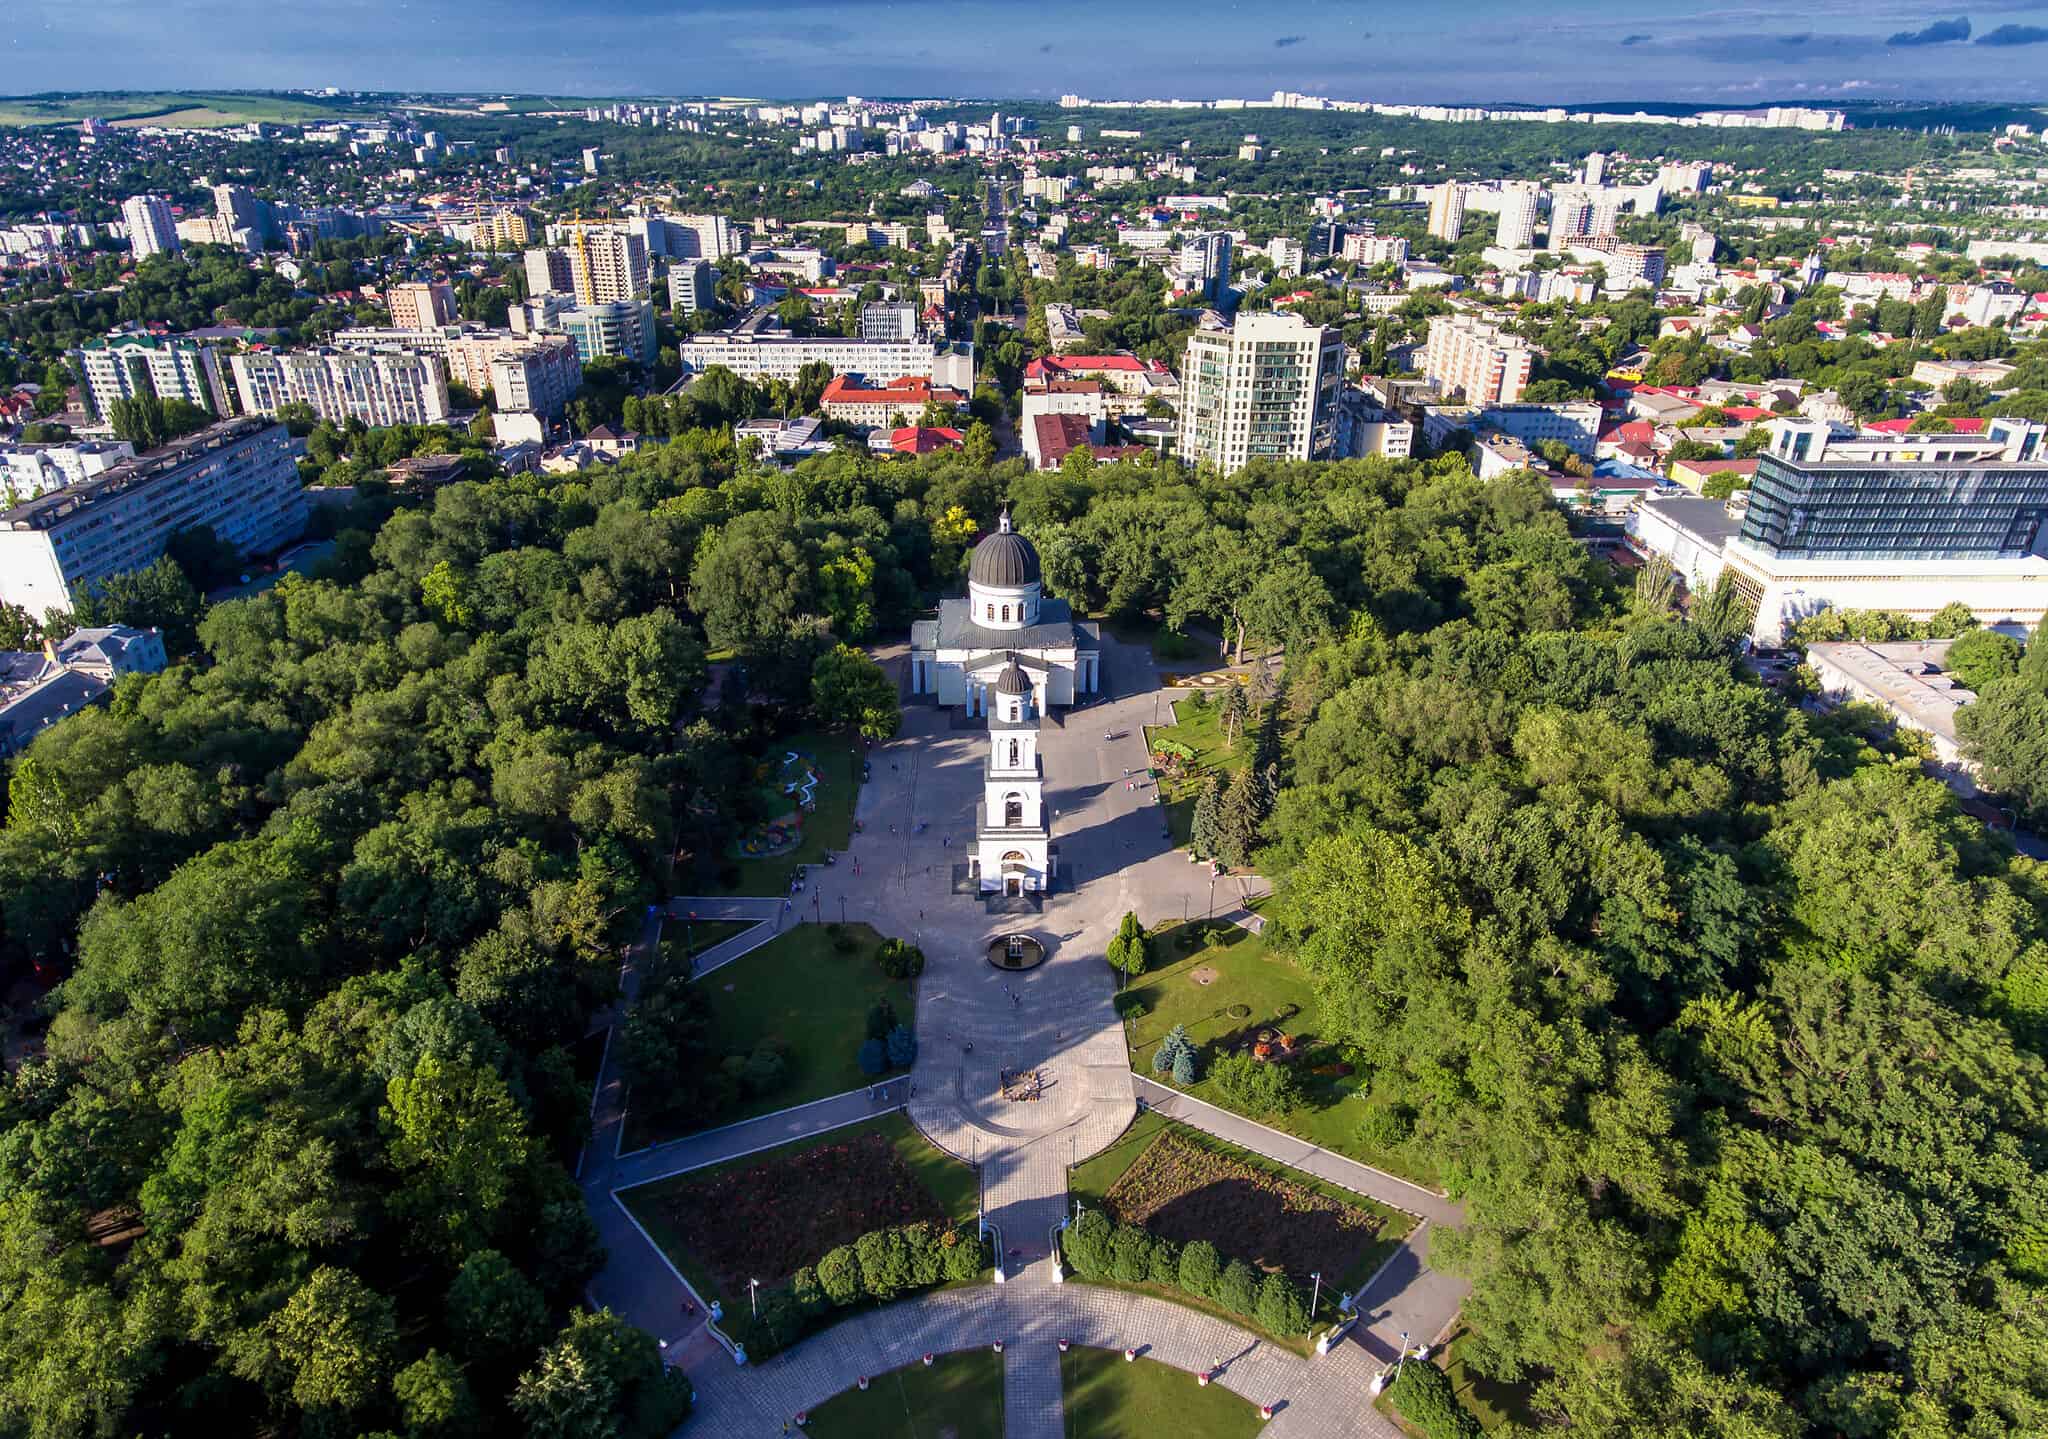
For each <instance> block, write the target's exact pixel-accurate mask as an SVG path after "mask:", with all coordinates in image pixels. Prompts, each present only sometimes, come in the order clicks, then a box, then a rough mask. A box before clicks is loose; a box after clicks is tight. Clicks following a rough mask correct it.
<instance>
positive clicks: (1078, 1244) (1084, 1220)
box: [1060, 1209, 1110, 1279]
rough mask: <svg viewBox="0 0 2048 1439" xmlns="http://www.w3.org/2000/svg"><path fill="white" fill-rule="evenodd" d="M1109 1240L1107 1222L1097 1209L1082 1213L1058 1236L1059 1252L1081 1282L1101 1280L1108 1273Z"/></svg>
mask: <svg viewBox="0 0 2048 1439" xmlns="http://www.w3.org/2000/svg"><path fill="white" fill-rule="evenodd" d="M1109 1239H1110V1224H1109V1219H1108V1218H1107V1217H1106V1216H1105V1215H1104V1214H1103V1213H1102V1211H1101V1210H1099V1209H1089V1210H1085V1211H1083V1212H1082V1215H1081V1217H1080V1218H1079V1219H1077V1220H1075V1221H1074V1222H1073V1223H1072V1224H1069V1225H1068V1226H1067V1227H1066V1230H1065V1232H1064V1233H1063V1234H1062V1235H1061V1236H1060V1252H1061V1253H1063V1254H1065V1255H1066V1256H1067V1264H1068V1265H1069V1267H1071V1268H1072V1269H1073V1271H1074V1272H1075V1273H1076V1274H1078V1275H1080V1276H1081V1277H1082V1278H1083V1279H1101V1278H1103V1277H1105V1276H1106V1275H1107V1274H1108V1273H1109Z"/></svg>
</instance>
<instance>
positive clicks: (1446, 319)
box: [1422, 315, 1536, 405]
mask: <svg viewBox="0 0 2048 1439" xmlns="http://www.w3.org/2000/svg"><path fill="white" fill-rule="evenodd" d="M1535 359H1536V352H1535V351H1534V350H1533V349H1531V348H1530V346H1529V342H1528V341H1527V340H1524V339H1522V338H1521V337H1520V336H1518V335H1510V334H1505V333H1503V332H1502V331H1501V330H1499V329H1497V328H1495V327H1494V326H1492V325H1487V324H1482V323H1481V322H1480V321H1478V320H1475V319H1473V318H1471V317H1470V316H1468V315H1437V316H1434V317H1433V318H1431V320H1430V322H1429V353H1428V356H1427V358H1426V359H1425V360H1424V362H1423V366H1422V372H1423V374H1425V375H1427V376H1428V377H1429V378H1430V379H1432V380H1435V381H1436V382H1437V384H1438V385H1439V386H1441V387H1442V389H1443V390H1444V392H1445V393H1446V394H1451V393H1462V394H1463V395H1464V397H1465V399H1466V400H1468V401H1470V402H1471V403H1472V404H1475V405H1500V404H1512V403H1514V402H1515V401H1516V400H1519V399H1521V397H1522V390H1523V389H1524V388H1525V387H1526V386H1527V385H1528V383H1529V372H1530V370H1531V369H1532V368H1533V367H1534V365H1535Z"/></svg>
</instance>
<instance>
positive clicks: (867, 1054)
mask: <svg viewBox="0 0 2048 1439" xmlns="http://www.w3.org/2000/svg"><path fill="white" fill-rule="evenodd" d="M888 1068H889V1046H887V1045H886V1044H884V1043H882V1041H881V1040H879V1039H870V1040H865V1041H863V1042H862V1044H861V1047H860V1072H861V1073H862V1074H882V1073H885V1072H887V1070H888Z"/></svg>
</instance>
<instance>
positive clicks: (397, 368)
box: [232, 346, 448, 426]
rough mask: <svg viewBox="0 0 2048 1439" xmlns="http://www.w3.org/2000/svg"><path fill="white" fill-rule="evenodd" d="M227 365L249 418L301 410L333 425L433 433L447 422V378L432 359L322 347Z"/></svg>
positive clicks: (268, 353) (257, 354)
mask: <svg viewBox="0 0 2048 1439" xmlns="http://www.w3.org/2000/svg"><path fill="white" fill-rule="evenodd" d="M232 364H233V366H234V374H235V389H236V390H237V391H238V392H239V393H240V395H241V398H242V409H243V411H244V413H247V414H252V415H275V414H276V413H277V412H278V410H279V409H280V408H282V407H283V406H285V405H290V404H302V405H310V406H311V407H312V410H313V413H314V414H316V415H318V416H319V417H320V418H321V419H323V420H332V421H334V422H335V423H336V424H342V423H345V422H346V421H349V420H361V421H362V422H363V423H364V424H366V425H370V426H377V425H437V424H439V423H441V421H443V420H445V419H447V418H448V374H447V371H446V370H445V369H444V368H443V367H442V365H441V362H440V361H439V360H437V359H435V358H433V357H432V356H428V355H412V354H407V353H405V352H404V351H402V350H378V351H371V352H364V351H357V350H340V349H333V348H330V347H324V346H323V347H322V348H320V349H317V350H253V351H251V352H249V353H247V354H242V355H236V356H235V357H234V359H233V361H232Z"/></svg>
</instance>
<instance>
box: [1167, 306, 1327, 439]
mask: <svg viewBox="0 0 2048 1439" xmlns="http://www.w3.org/2000/svg"><path fill="white" fill-rule="evenodd" d="M1343 380H1344V338H1343V336H1342V334H1341V333H1340V332H1338V331H1336V330H1331V329H1324V328H1323V327H1321V326H1319V325H1311V324H1309V323H1308V322H1307V321H1306V320H1303V319H1302V318H1301V317H1300V316H1298V315H1285V314H1250V315H1240V316H1239V317H1238V320H1237V323H1236V325H1234V326H1233V327H1232V328H1230V329H1228V330H1196V331H1195V332H1194V333H1193V334H1191V335H1189V336H1188V349H1187V358H1186V362H1185V363H1184V364H1183V366H1182V369H1181V410H1180V414H1181V425H1180V455H1181V458H1182V459H1184V460H1186V461H1188V462H1189V463H1190V464H1209V465H1213V466H1215V467H1216V468H1217V469H1218V470H1221V471H1224V472H1225V473H1228V472H1230V471H1232V470H1237V469H1242V468H1243V467H1244V466H1245V465H1246V464H1247V463H1249V462H1250V461H1252V460H1258V459H1294V460H1320V459H1327V458H1329V457H1330V456H1331V454H1332V453H1333V452H1334V450H1335V448H1336V442H1337V421H1338V415H1337V407H1338V392H1339V390H1340V388H1341V386H1342V384H1343Z"/></svg>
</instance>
